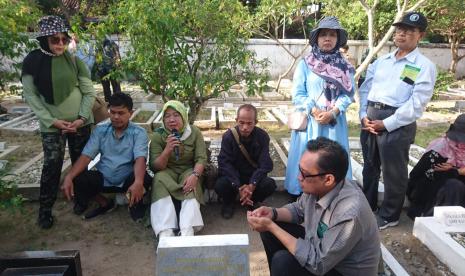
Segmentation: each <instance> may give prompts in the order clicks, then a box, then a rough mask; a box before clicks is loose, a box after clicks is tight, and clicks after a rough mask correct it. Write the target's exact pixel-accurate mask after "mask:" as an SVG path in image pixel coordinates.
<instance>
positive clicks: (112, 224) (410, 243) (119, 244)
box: [0, 101, 463, 275]
mask: <svg viewBox="0 0 465 276" xmlns="http://www.w3.org/2000/svg"><path fill="white" fill-rule="evenodd" d="M462 112H463V111H462ZM457 114H458V111H457V110H456V109H454V107H453V103H451V102H449V101H443V102H432V103H431V104H430V105H429V111H428V112H426V113H425V114H424V116H423V118H422V122H421V123H419V128H418V131H417V139H416V144H418V145H420V146H423V147H425V146H426V145H427V144H428V142H429V141H431V140H432V139H434V138H436V137H439V136H440V135H441V134H443V133H444V132H445V130H446V129H447V127H448V124H449V122H450V121H451V120H453V119H454V118H455V117H456V116H457ZM357 117H358V116H357V104H354V105H353V106H352V108H351V109H350V110H349V112H348V118H349V122H350V136H355V137H357V136H358V135H359V129H358V119H357ZM268 130H269V132H270V134H271V136H272V137H273V138H274V139H275V140H276V141H278V142H279V141H280V138H283V137H289V136H290V134H289V131H288V130H287V129H286V127H284V126H282V125H281V126H277V127H276V126H271V127H268ZM223 132H224V130H206V131H204V136H206V137H210V138H211V139H219V138H220V137H221V134H222V133H223ZM0 134H1V136H0V137H1V139H0V141H6V143H7V144H8V145H19V146H20V148H19V149H18V150H16V151H15V152H14V153H13V154H12V155H11V156H9V157H8V160H9V164H10V166H13V165H14V164H15V162H16V163H18V164H19V163H23V162H26V161H27V159H28V158H32V157H33V156H35V155H37V154H38V153H40V152H41V141H40V137H39V135H37V134H36V135H15V134H4V133H0ZM280 170H282V169H280ZM279 173H282V175H284V172H277V174H279ZM286 202H287V195H286V193H285V192H283V191H277V192H275V193H274V194H273V196H272V197H270V198H269V199H267V201H266V202H265V203H266V204H267V205H269V206H275V207H279V206H282V205H283V204H285V203H286ZM72 205H73V204H72V203H71V202H67V201H66V200H65V199H64V198H63V197H62V194H61V192H60V193H59V198H58V200H57V202H56V204H55V206H54V216H55V219H56V221H55V225H54V226H53V228H52V229H50V230H42V229H40V228H39V227H38V226H37V225H36V219H37V209H38V203H37V201H32V202H30V201H28V202H25V204H24V206H23V207H22V208H21V209H20V210H16V211H12V210H1V211H0V233H1V234H0V253H9V252H16V251H22V250H66V249H77V250H79V251H80V254H81V263H82V269H83V273H84V275H136V274H138V275H154V274H155V262H156V246H157V243H158V241H157V239H156V238H155V236H154V234H153V231H152V229H151V227H150V226H147V223H136V222H133V221H132V220H131V219H130V216H129V213H128V211H127V206H118V208H117V209H116V210H114V211H113V212H111V213H108V214H105V215H103V216H99V217H96V218H94V219H91V220H88V221H84V220H82V219H81V218H80V217H78V216H76V215H74V214H73V212H72ZM201 210H202V214H203V218H204V223H205V227H204V228H203V229H202V230H201V231H200V232H199V233H197V235H212V234H248V235H249V241H250V272H251V275H269V271H268V264H267V261H266V255H265V253H264V250H263V246H262V243H261V241H260V237H259V234H258V233H257V232H253V231H251V230H250V228H249V227H248V224H247V221H246V214H245V209H244V208H243V207H240V206H239V203H237V205H236V213H235V215H234V217H233V218H232V219H231V220H224V219H222V218H221V215H220V210H221V204H220V203H218V202H211V203H207V204H206V205H203V206H202V207H201ZM412 228H413V221H411V220H410V219H409V218H408V217H407V216H405V214H402V217H401V220H400V224H399V226H398V227H392V228H388V229H385V230H383V231H381V232H380V234H381V238H382V242H383V244H384V245H385V246H386V248H387V249H388V250H389V251H390V252H391V254H392V255H393V256H394V257H395V258H396V259H397V261H398V262H399V263H400V264H401V265H402V266H403V267H404V269H405V270H406V271H407V272H408V273H409V274H411V275H454V274H453V273H452V272H451V271H450V270H449V269H448V268H447V267H446V266H445V265H444V264H442V263H441V262H440V261H439V260H438V259H437V258H436V257H435V256H434V255H433V254H432V253H431V252H430V251H429V250H428V248H426V247H425V246H424V245H423V244H422V243H421V242H420V241H419V240H418V239H416V238H415V237H414V236H413V235H412ZM387 275H390V274H389V271H387Z"/></svg>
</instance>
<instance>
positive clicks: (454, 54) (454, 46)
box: [449, 36, 460, 74]
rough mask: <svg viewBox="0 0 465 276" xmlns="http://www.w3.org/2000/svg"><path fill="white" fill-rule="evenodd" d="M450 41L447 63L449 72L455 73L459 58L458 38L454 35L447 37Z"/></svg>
mask: <svg viewBox="0 0 465 276" xmlns="http://www.w3.org/2000/svg"><path fill="white" fill-rule="evenodd" d="M449 41H450V52H451V61H450V65H449V72H451V73H452V74H455V71H456V70H457V64H458V59H459V42H460V41H459V39H458V37H456V36H451V37H449Z"/></svg>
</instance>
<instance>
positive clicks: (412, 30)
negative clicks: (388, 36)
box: [396, 26, 417, 35]
mask: <svg viewBox="0 0 465 276" xmlns="http://www.w3.org/2000/svg"><path fill="white" fill-rule="evenodd" d="M416 31H417V29H416V28H409V27H400V26H398V27H396V34H401V33H405V34H406V35H413V34H414V33H415V32H416Z"/></svg>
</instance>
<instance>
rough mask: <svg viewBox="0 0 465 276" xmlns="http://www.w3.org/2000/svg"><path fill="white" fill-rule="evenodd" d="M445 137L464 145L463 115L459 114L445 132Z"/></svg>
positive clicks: (464, 122) (464, 116)
mask: <svg viewBox="0 0 465 276" xmlns="http://www.w3.org/2000/svg"><path fill="white" fill-rule="evenodd" d="M446 136H447V138H449V139H451V140H453V141H455V142H461V143H465V114H460V115H459V116H458V117H457V119H455V121H454V123H453V124H451V125H450V127H449V130H448V131H447V132H446Z"/></svg>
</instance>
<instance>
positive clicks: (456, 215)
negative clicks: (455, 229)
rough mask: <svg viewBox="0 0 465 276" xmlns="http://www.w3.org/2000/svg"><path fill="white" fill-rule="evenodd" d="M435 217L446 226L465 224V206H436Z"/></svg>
mask: <svg viewBox="0 0 465 276" xmlns="http://www.w3.org/2000/svg"><path fill="white" fill-rule="evenodd" d="M434 217H435V218H437V219H438V220H439V221H440V222H441V223H442V224H444V225H445V226H465V208H463V207H461V206H437V207H434ZM464 230H465V229H464Z"/></svg>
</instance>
